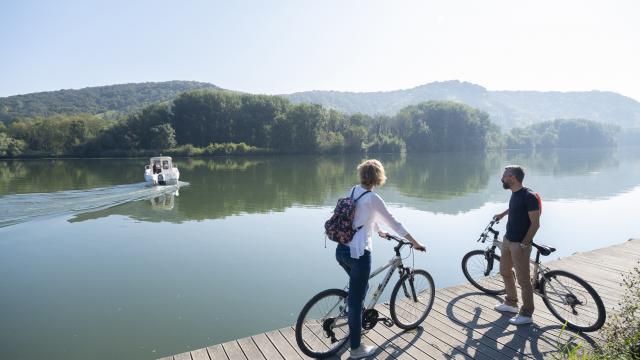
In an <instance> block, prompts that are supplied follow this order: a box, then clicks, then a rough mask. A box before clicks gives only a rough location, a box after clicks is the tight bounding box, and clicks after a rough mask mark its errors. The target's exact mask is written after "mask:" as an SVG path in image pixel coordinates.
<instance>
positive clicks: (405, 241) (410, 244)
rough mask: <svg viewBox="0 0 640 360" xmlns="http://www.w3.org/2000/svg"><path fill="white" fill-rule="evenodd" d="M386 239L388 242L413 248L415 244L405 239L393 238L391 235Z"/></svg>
mask: <svg viewBox="0 0 640 360" xmlns="http://www.w3.org/2000/svg"><path fill="white" fill-rule="evenodd" d="M385 239H387V240H395V241H397V242H398V243H400V244H402V245H409V246H411V247H413V244H412V243H411V242H409V241H407V240H405V239H403V238H400V237H397V236H393V235H391V234H387V236H385Z"/></svg>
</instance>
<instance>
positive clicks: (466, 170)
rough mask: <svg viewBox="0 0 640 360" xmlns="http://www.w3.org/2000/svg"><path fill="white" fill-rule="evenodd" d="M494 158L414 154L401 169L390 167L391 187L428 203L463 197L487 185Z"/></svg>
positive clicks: (445, 154) (482, 153) (477, 155)
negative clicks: (490, 164) (428, 201)
mask: <svg viewBox="0 0 640 360" xmlns="http://www.w3.org/2000/svg"><path fill="white" fill-rule="evenodd" d="M492 159H493V157H490V156H487V155H486V154H485V153H484V152H477V153H439V154H412V155H410V156H407V160H406V161H405V162H404V163H402V164H401V166H399V167H398V168H393V167H390V169H389V170H390V171H389V172H390V174H393V177H390V179H389V185H391V186H394V187H396V188H397V189H398V191H399V192H400V193H401V194H403V195H406V196H410V197H418V198H422V199H426V200H445V199H449V198H452V197H457V196H462V195H465V194H468V193H470V192H477V191H479V190H481V189H483V188H485V187H486V186H487V181H488V180H489V174H490V166H489V163H490V162H491V160H492Z"/></svg>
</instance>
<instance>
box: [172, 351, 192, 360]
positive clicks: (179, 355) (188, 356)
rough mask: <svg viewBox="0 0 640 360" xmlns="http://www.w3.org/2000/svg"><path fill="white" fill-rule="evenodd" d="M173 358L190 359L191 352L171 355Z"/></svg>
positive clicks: (175, 359) (176, 359)
mask: <svg viewBox="0 0 640 360" xmlns="http://www.w3.org/2000/svg"><path fill="white" fill-rule="evenodd" d="M173 359H174V360H191V354H190V353H189V352H185V353H181V354H177V355H173Z"/></svg>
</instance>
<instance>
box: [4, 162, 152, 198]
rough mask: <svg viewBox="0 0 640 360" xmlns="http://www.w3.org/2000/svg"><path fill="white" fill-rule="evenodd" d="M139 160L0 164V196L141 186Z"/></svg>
mask: <svg viewBox="0 0 640 360" xmlns="http://www.w3.org/2000/svg"><path fill="white" fill-rule="evenodd" d="M145 164H146V162H145V161H143V160H141V159H120V160H113V159H91V160H87V159H82V160H76V159H65V160H12V161H0V195H2V194H17V193H33V192H53V191H62V190H76V189H90V188H95V187H102V186H109V185H119V184H127V183H137V182H142V180H143V178H142V174H143V168H144V165H145Z"/></svg>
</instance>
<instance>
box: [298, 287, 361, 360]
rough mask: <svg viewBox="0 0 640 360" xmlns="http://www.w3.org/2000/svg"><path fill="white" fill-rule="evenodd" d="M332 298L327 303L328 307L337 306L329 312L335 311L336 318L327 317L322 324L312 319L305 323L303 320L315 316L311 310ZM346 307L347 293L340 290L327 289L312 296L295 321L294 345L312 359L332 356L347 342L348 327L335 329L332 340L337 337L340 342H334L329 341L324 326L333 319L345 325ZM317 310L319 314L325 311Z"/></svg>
mask: <svg viewBox="0 0 640 360" xmlns="http://www.w3.org/2000/svg"><path fill="white" fill-rule="evenodd" d="M332 297H333V298H334V299H333V300H330V301H328V304H329V307H331V306H332V305H334V306H337V308H335V309H331V308H330V309H329V310H331V311H333V310H337V312H336V313H335V315H336V317H331V316H328V317H327V318H326V319H324V320H322V322H319V321H318V319H314V318H310V319H308V320H309V322H306V321H305V319H307V317H308V316H309V315H311V316H315V315H316V314H315V313H313V310H314V309H315V308H314V306H316V307H319V306H320V305H319V304H321V302H322V301H323V300H325V299H329V298H332ZM334 303H335V304H334ZM346 306H347V292H346V291H344V290H340V289H327V290H324V291H321V292H319V293H318V294H316V295H315V296H313V297H312V298H311V299H310V300H309V301H308V302H307V303H306V304H305V305H304V307H303V308H302V310H301V311H300V314H299V315H298V319H297V321H296V327H295V335H296V343H297V344H298V347H299V348H300V350H302V352H303V353H304V354H305V355H307V356H309V357H312V358H314V359H324V358H327V357H330V356H332V355H334V354H335V353H337V352H338V351H339V350H340V349H341V348H342V347H343V346H344V344H345V343H346V342H347V340H349V327H348V326H340V327H341V329H337V328H336V329H337V331H336V334H334V338H335V340H337V338H338V337H339V338H340V340H337V341H335V342H334V341H333V340H334V339H331V338H330V336H329V335H328V333H327V332H326V331H325V329H324V326H325V325H326V324H327V322H331V321H335V319H339V320H342V321H343V323H344V324H347V309H346ZM319 310H320V313H324V312H325V311H326V309H325V310H323V309H319ZM326 315H329V314H326ZM331 319H333V320H331ZM329 324H330V325H326V326H328V327H330V328H331V330H333V329H334V328H333V327H332V326H333V325H332V323H329ZM317 330H319V331H317Z"/></svg>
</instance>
